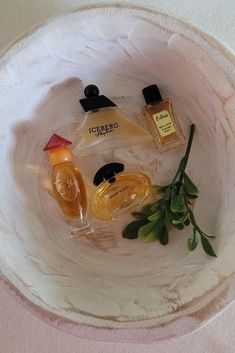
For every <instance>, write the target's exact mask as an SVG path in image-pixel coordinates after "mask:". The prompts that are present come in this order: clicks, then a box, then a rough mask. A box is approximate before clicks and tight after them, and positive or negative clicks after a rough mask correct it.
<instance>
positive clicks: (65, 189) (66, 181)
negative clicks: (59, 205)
mask: <svg viewBox="0 0 235 353" xmlns="http://www.w3.org/2000/svg"><path fill="white" fill-rule="evenodd" d="M54 183H55V187H56V191H57V192H58V193H59V194H60V196H61V197H62V198H63V199H64V200H66V201H74V200H75V199H76V198H77V196H78V193H79V186H78V182H77V179H76V177H75V175H74V174H73V172H72V171H71V170H70V169H69V168H66V167H65V168H61V169H60V170H59V171H58V172H57V174H56V178H55V181H54Z"/></svg>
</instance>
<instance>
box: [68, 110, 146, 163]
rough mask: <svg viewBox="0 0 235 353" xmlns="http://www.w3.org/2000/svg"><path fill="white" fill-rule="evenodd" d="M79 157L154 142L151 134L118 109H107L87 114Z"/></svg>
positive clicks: (80, 133)
mask: <svg viewBox="0 0 235 353" xmlns="http://www.w3.org/2000/svg"><path fill="white" fill-rule="evenodd" d="M77 131H78V136H79V143H78V144H77V145H76V147H75V149H74V150H75V151H76V153H77V154H79V156H81V155H86V154H93V153H99V152H102V151H104V150H108V149H115V148H119V147H124V146H130V145H135V144H141V143H146V142H149V141H152V136H151V134H150V133H149V132H148V131H146V130H145V129H143V128H142V127H140V126H139V125H137V124H136V123H134V122H133V121H131V120H129V119H128V118H127V117H126V116H125V115H124V114H123V113H122V112H121V111H120V110H119V109H118V108H117V107H106V108H101V109H98V110H96V111H90V112H88V113H86V115H85V118H84V121H83V123H82V124H81V125H80V126H79V129H78V130H77Z"/></svg>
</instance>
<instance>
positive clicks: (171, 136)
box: [142, 85, 185, 152]
mask: <svg viewBox="0 0 235 353" xmlns="http://www.w3.org/2000/svg"><path fill="white" fill-rule="evenodd" d="M142 93H143V95H144V98H145V101H146V104H147V105H146V106H145V107H144V108H143V109H142V112H143V115H144V117H145V119H146V122H147V124H148V127H149V130H150V131H151V133H152V135H153V139H154V142H155V145H156V148H157V149H158V150H159V151H160V152H164V151H168V150H171V149H175V148H177V147H179V146H181V145H183V144H184V143H185V138H184V135H183V133H182V130H181V127H180V125H179V122H178V120H177V117H176V115H175V113H174V110H173V106H172V103H171V101H170V100H169V99H165V100H163V99H162V96H161V93H160V91H159V89H158V86H157V85H151V86H148V87H145V88H144V89H143V90H142Z"/></svg>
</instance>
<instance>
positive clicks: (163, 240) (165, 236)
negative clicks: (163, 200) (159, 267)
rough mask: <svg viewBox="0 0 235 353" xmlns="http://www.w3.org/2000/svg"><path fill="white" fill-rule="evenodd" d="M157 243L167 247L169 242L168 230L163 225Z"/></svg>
mask: <svg viewBox="0 0 235 353" xmlns="http://www.w3.org/2000/svg"><path fill="white" fill-rule="evenodd" d="M159 242H160V243H161V244H162V245H167V244H168V242H169V237H168V230H167V227H166V226H165V225H164V227H163V231H162V234H161V235H160V236H159Z"/></svg>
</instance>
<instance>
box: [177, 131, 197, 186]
mask: <svg viewBox="0 0 235 353" xmlns="http://www.w3.org/2000/svg"><path fill="white" fill-rule="evenodd" d="M194 132H195V124H192V125H191V126H190V134H189V139H188V144H187V148H186V152H185V155H184V157H183V158H182V159H181V163H180V166H179V170H180V172H181V173H180V177H179V185H181V184H182V180H183V177H184V171H185V169H186V167H187V163H188V159H189V155H190V152H191V147H192V142H193V135H194Z"/></svg>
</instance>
